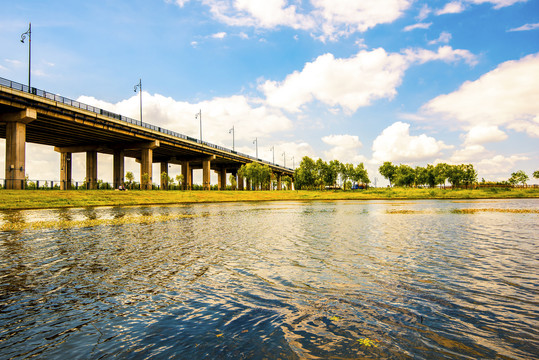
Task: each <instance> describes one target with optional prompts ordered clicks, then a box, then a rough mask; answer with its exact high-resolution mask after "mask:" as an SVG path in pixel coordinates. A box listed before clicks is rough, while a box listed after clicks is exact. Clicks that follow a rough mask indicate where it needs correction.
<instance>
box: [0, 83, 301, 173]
mask: <svg viewBox="0 0 539 360" xmlns="http://www.w3.org/2000/svg"><path fill="white" fill-rule="evenodd" d="M0 85H1V86H5V87H8V88H10V89H14V90H19V91H23V92H27V93H31V94H33V95H36V96H39V97H43V98H46V99H49V100H53V101H56V102H59V103H62V104H65V105H69V106H73V107H76V108H78V109H82V110H87V111H91V112H93V113H96V114H99V115H103V116H106V117H110V118H113V119H116V120H120V121H123V122H126V123H129V124H133V125H137V126H141V127H144V128H146V129H150V130H153V131H157V132H160V133H162V134H166V135H170V136H174V137H177V138H180V139H183V140H188V141H193V142H196V143H198V144H202V145H205V146H209V147H211V148H214V149H217V150H221V151H224V152H227V153H230V154H234V155H240V156H243V157H246V158H248V159H251V160H256V161H258V162H261V163H264V164H267V165H272V166H279V167H281V168H283V169H287V170H290V171H294V170H293V169H291V168H287V167H284V166H281V165H277V164H274V163H271V162H269V161H266V160H262V159H257V158H255V157H254V156H251V155H247V154H243V153H240V152H237V151H233V150H230V149H227V148H224V147H222V146H219V145H215V144H212V143H209V142H206V141H202V140H198V139H195V138H192V137H190V136H187V135H184V134H180V133H178V132H175V131H172V130H168V129H163V128H161V127H159V126H155V125H152V124H148V123H145V122H142V121H140V120H135V119H132V118H130V117H127V116H124V115H120V114H116V113H113V112H111V111H108V110H104V109H101V108H98V107H95V106H92V105H88V104H84V103H81V102H80V101H76V100H72V99H69V98H66V97H64V96H61V95H57V94H53V93H50V92H47V91H45V90H41V89H37V88H35V87H32V88H31V89H29V88H28V85H24V84H21V83H18V82H16V81H12V80H8V79H4V78H2V77H0Z"/></svg>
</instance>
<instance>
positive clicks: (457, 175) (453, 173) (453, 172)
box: [447, 165, 464, 187]
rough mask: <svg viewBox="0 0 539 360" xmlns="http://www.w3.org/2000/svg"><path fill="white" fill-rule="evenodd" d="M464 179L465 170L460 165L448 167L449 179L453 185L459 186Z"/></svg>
mask: <svg viewBox="0 0 539 360" xmlns="http://www.w3.org/2000/svg"><path fill="white" fill-rule="evenodd" d="M463 179H464V171H463V169H462V167H461V166H460V165H449V166H448V168H447V181H449V183H450V184H451V186H452V187H457V186H459V185H460V184H461V183H462V180H463Z"/></svg>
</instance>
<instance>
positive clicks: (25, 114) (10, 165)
mask: <svg viewBox="0 0 539 360" xmlns="http://www.w3.org/2000/svg"><path fill="white" fill-rule="evenodd" d="M35 119H37V112H36V110H35V109H29V108H28V109H25V110H23V111H20V112H17V113H9V114H3V115H0V122H5V123H6V184H5V185H6V188H7V189H13V190H20V189H24V178H25V176H26V173H25V168H26V124H28V123H30V122H32V121H33V120H35Z"/></svg>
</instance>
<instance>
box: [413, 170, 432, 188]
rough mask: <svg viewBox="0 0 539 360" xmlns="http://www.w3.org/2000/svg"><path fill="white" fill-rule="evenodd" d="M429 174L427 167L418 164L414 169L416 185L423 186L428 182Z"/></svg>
mask: <svg viewBox="0 0 539 360" xmlns="http://www.w3.org/2000/svg"><path fill="white" fill-rule="evenodd" d="M428 180H429V176H428V170H427V168H424V167H421V166H416V168H415V169H414V185H415V186H416V187H417V186H421V185H425V184H428Z"/></svg>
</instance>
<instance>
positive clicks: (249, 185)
mask: <svg viewBox="0 0 539 360" xmlns="http://www.w3.org/2000/svg"><path fill="white" fill-rule="evenodd" d="M245 183H246V184H245V185H246V187H247V190H251V181H250V180H249V179H247V180H246V181H245Z"/></svg>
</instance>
